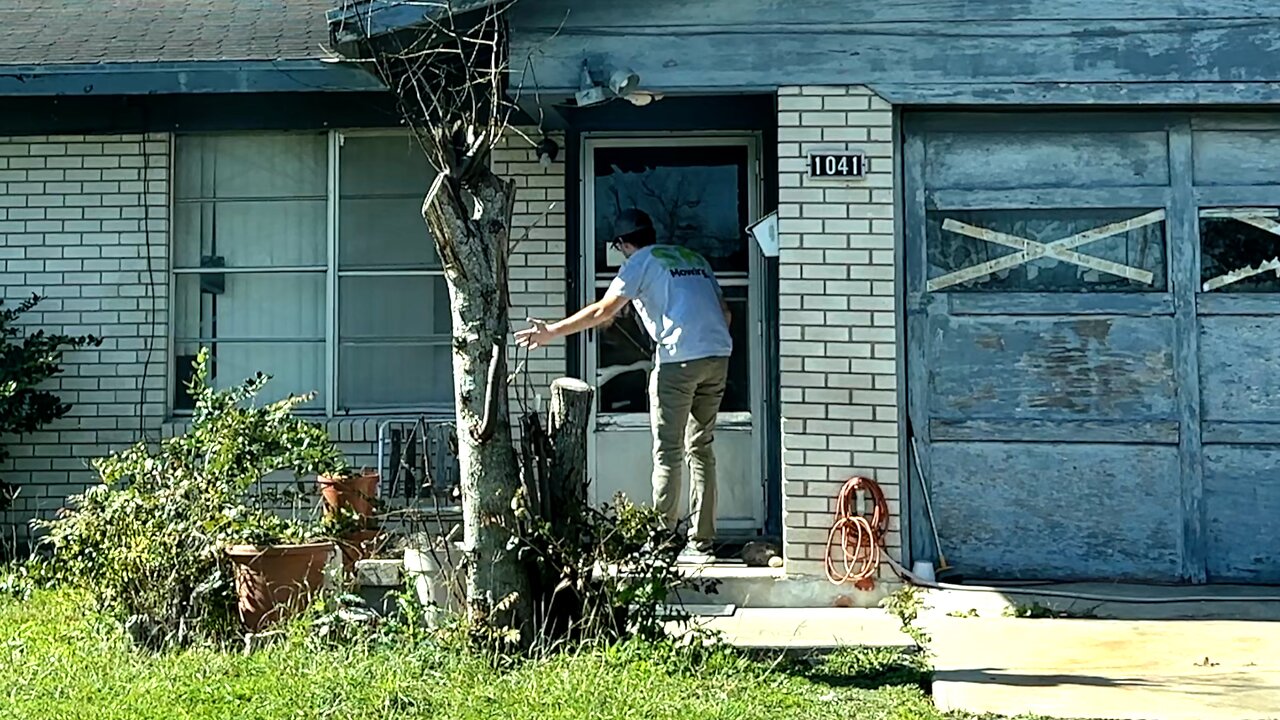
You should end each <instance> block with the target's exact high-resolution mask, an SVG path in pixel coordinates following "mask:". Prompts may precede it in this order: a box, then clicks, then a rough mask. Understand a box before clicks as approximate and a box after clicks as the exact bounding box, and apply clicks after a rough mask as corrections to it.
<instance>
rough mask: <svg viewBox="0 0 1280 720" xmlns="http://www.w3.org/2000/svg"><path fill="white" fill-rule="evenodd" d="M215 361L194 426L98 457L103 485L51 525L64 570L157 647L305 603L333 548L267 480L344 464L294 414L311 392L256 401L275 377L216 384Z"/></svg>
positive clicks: (330, 470) (196, 379)
mask: <svg viewBox="0 0 1280 720" xmlns="http://www.w3.org/2000/svg"><path fill="white" fill-rule="evenodd" d="M208 368H209V357H208V352H207V351H203V350H202V351H201V353H200V355H199V357H198V359H197V360H196V363H195V373H194V376H193V378H192V380H191V382H190V386H189V387H190V391H191V394H192V397H193V398H195V410H194V412H193V414H192V417H191V420H190V424H189V427H188V429H187V431H186V432H185V433H183V434H181V435H178V436H177V437H173V438H170V439H167V440H164V441H163V442H162V443H160V444H159V445H153V446H149V445H148V444H147V443H145V442H143V443H138V444H137V445H134V446H133V447H130V448H127V449H125V450H123V451H120V452H118V453H115V454H114V455H111V456H109V457H106V458H103V459H100V460H98V461H96V463H95V467H96V468H97V470H98V472H99V474H100V475H101V478H102V482H101V483H100V484H98V485H96V486H94V487H91V488H89V489H88V490H87V491H86V492H84V493H83V494H81V495H78V496H75V497H73V498H71V499H70V500H69V503H68V508H67V509H66V510H64V511H63V512H62V513H61V514H60V516H59V517H58V518H57V519H56V520H53V521H50V522H47V523H43V524H42V525H43V526H44V528H45V529H46V530H47V531H48V535H47V537H46V541H47V542H48V543H49V544H50V545H51V546H52V548H53V551H54V555H55V559H56V560H57V561H58V565H59V566H60V567H61V568H62V569H63V571H64V572H65V573H66V575H67V576H68V579H70V580H73V581H77V582H79V583H80V584H82V585H84V586H85V587H87V588H88V589H89V590H90V591H91V592H92V593H93V594H94V595H95V596H96V598H97V599H98V601H99V603H100V604H101V605H103V606H104V607H105V608H107V609H109V610H111V611H113V612H115V613H116V614H117V615H118V616H119V617H120V618H121V619H122V620H125V621H127V623H128V625H129V627H130V629H131V631H132V632H133V634H134V635H135V637H138V638H139V639H140V640H143V641H145V642H147V643H148V644H152V645H156V646H161V645H168V644H179V645H182V644H188V643H189V642H191V641H194V640H198V639H201V638H204V639H225V638H228V637H230V636H231V635H234V634H235V633H236V632H237V631H238V630H239V629H241V628H244V629H249V630H257V629H260V628H261V627H263V626H264V625H265V624H268V623H270V622H272V621H274V620H276V619H278V618H282V617H285V616H286V615H288V614H289V613H290V612H291V611H295V610H297V609H298V608H300V607H302V606H304V605H305V604H306V603H307V602H309V600H310V598H311V597H312V596H313V595H314V593H315V590H316V589H317V588H318V587H319V585H320V582H321V581H320V577H321V569H322V568H323V565H324V562H325V561H327V559H328V557H329V555H330V554H331V553H332V552H333V546H332V544H330V543H327V542H317V541H321V540H323V539H324V538H325V537H326V529H325V526H324V524H323V523H322V522H321V521H319V520H318V519H317V518H314V517H307V516H306V515H307V514H306V513H303V512H300V511H299V507H298V505H297V503H295V506H294V510H293V512H282V511H281V510H280V509H279V508H278V507H273V506H272V504H271V502H270V500H271V498H273V497H277V495H275V494H273V493H271V492H270V491H269V488H267V487H266V485H267V484H266V483H264V478H267V476H268V475H270V474H272V473H276V472H277V471H288V472H292V473H293V474H294V476H295V478H297V479H299V481H300V479H301V478H303V477H314V476H319V475H324V474H340V473H342V472H343V471H344V470H345V467H346V465H345V462H344V459H343V456H342V453H341V452H340V451H339V450H338V448H337V447H336V446H335V445H334V443H333V442H332V440H331V439H330V437H329V434H328V431H327V430H326V429H325V428H324V427H322V426H320V425H317V424H314V423H311V422H307V421H306V420H304V419H302V418H299V417H297V416H296V415H295V410H296V409H297V407H298V406H299V405H301V404H302V403H304V402H306V401H307V400H309V399H310V397H309V396H301V397H299V396H291V397H289V398H287V399H284V400H280V401H277V402H273V403H269V404H265V405H257V404H255V403H254V399H255V398H256V396H257V395H258V393H259V392H260V391H261V390H262V387H263V385H264V384H265V383H266V382H267V381H268V379H269V378H268V377H267V376H265V375H262V374H258V375H257V376H256V377H254V378H251V379H249V380H246V381H245V382H243V383H241V384H240V385H238V386H235V387H231V388H229V389H226V390H215V389H214V388H213V387H211V386H210V384H209V370H208ZM299 496H301V493H300V494H299ZM312 515H314V513H312ZM250 548H251V549H250ZM322 558H323V559H322Z"/></svg>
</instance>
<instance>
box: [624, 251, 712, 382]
mask: <svg viewBox="0 0 1280 720" xmlns="http://www.w3.org/2000/svg"><path fill="white" fill-rule="evenodd" d="M609 294H610V295H620V296H622V297H624V298H627V299H628V300H630V301H631V304H632V305H633V306H634V307H635V309H636V312H637V313H638V314H639V315H640V320H641V322H643V323H644V327H645V329H646V330H648V331H649V336H650V337H652V338H653V340H654V342H656V343H657V344H658V348H657V351H658V352H657V354H658V362H660V363H679V362H688V361H690V360H701V359H702V358H710V357H729V356H730V355H731V354H732V353H733V340H732V339H731V338H730V337H729V326H728V324H727V323H725V319H724V311H723V310H722V309H721V307H720V298H721V293H720V284H719V283H717V282H716V276H715V273H713V272H712V271H711V265H709V264H708V263H707V261H706V260H705V259H704V258H703V257H702V256H701V255H699V254H698V253H696V252H694V251H692V250H690V249H688V248H684V247H680V246H678V245H650V246H649V247H646V248H641V249H640V250H639V251H637V252H636V253H635V254H634V255H632V256H631V257H630V258H628V259H627V261H626V262H624V263H623V265H622V267H621V268H620V269H619V270H618V276H617V277H616V278H614V279H613V282H612V283H611V284H610V285H609Z"/></svg>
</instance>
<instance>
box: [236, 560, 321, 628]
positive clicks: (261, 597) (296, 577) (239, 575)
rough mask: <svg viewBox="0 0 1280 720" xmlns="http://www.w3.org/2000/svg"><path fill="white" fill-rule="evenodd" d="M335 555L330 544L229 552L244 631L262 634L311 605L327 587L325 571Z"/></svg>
mask: <svg viewBox="0 0 1280 720" xmlns="http://www.w3.org/2000/svg"><path fill="white" fill-rule="evenodd" d="M333 551H334V546H333V543H331V542H317V543H307V544H304V545H267V546H261V547H260V546H256V545H233V546H231V547H229V548H227V551H226V552H227V556H228V557H229V558H230V559H231V566H232V569H233V570H234V572H235V578H236V595H237V596H238V597H239V610H240V623H241V624H242V625H243V626H244V628H245V630H248V631H249V632H259V631H261V630H262V629H263V628H265V627H267V626H268V625H271V624H273V623H275V622H278V621H280V620H284V619H286V618H288V617H290V616H292V615H294V614H296V613H297V612H299V611H300V610H303V609H305V608H306V607H307V606H308V605H310V604H311V600H312V598H313V597H314V596H315V594H316V592H318V591H319V590H320V588H321V587H323V586H324V567H325V564H326V563H328V561H329V557H330V556H331V555H332V554H333Z"/></svg>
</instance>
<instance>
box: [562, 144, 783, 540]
mask: <svg viewBox="0 0 1280 720" xmlns="http://www.w3.org/2000/svg"><path fill="white" fill-rule="evenodd" d="M756 158H757V141H756V139H755V138H754V137H726V136H713V137H678V138H588V139H586V140H584V152H583V162H584V165H585V167H584V172H583V178H584V183H583V196H584V197H583V200H584V208H583V223H584V226H585V227H584V233H583V237H584V238H585V240H584V242H583V246H584V247H583V250H584V252H583V263H584V265H583V268H582V277H583V279H584V282H583V283H582V286H583V287H584V288H585V289H586V290H587V292H588V293H589V296H588V297H584V298H582V299H583V300H584V301H592V300H595V299H598V298H600V297H603V295H604V293H605V290H607V289H608V287H609V283H610V281H611V280H612V279H613V277H614V276H615V275H616V273H617V271H618V267H619V265H620V264H621V262H622V259H623V258H622V256H621V254H620V253H617V252H616V251H614V250H612V249H611V248H610V247H609V245H610V241H611V240H612V239H613V237H614V235H615V233H614V232H613V225H614V222H615V220H616V218H617V217H618V214H619V213H620V212H621V211H622V210H624V209H627V208H639V209H641V210H643V211H644V212H646V213H648V215H649V217H651V218H652V219H653V223H654V228H655V230H656V231H657V235H658V242H659V243H666V244H674V245H682V246H685V247H689V248H692V249H693V250H696V251H697V252H698V253H700V254H701V255H703V256H704V257H705V258H706V259H707V260H708V261H709V262H710V263H711V266H712V268H713V269H714V270H715V273H716V277H717V279H718V280H719V282H720V285H721V287H722V288H723V289H724V293H725V299H726V300H727V301H728V303H729V307H730V309H731V311H732V314H733V322H732V326H731V328H730V330H731V333H732V336H733V343H734V350H733V356H732V358H731V359H730V363H729V381H728V387H727V390H726V392H725V397H724V402H723V404H722V406H721V410H720V417H719V425H718V427H717V430H716V439H715V449H716V460H717V475H718V482H717V490H718V501H717V510H718V512H717V515H718V518H717V526H718V531H719V534H720V535H721V536H722V537H724V538H733V537H745V536H752V535H756V534H758V533H759V532H760V531H761V529H762V528H763V527H764V483H763V471H762V468H763V467H764V462H763V459H764V445H765V443H764V438H763V433H762V429H763V423H761V422H760V421H759V418H760V417H761V414H760V411H759V407H760V405H761V402H762V396H763V392H762V389H763V388H762V378H763V372H762V367H763V362H762V354H761V353H762V351H763V347H762V334H761V327H762V325H761V319H762V318H763V312H762V309H761V308H762V306H761V305H760V303H761V300H762V295H763V293H762V290H761V288H762V287H763V282H762V280H763V271H762V268H763V262H762V259H761V258H760V256H759V250H758V246H757V245H756V244H755V243H754V242H750V238H749V236H748V235H747V233H746V227H747V226H748V225H749V224H750V223H752V222H754V221H755V220H756V219H757V203H758V199H757V198H758V193H759V188H758V177H759V176H758V170H757V164H756ZM653 351H654V343H653V341H652V340H650V339H649V336H648V334H647V333H646V332H645V330H644V328H643V326H642V325H641V324H640V321H639V318H638V317H637V316H636V314H635V312H634V311H633V310H632V308H631V307H630V306H628V307H627V308H626V309H625V310H624V311H623V312H622V313H621V314H620V315H619V316H618V317H617V318H616V319H615V320H614V322H613V323H612V324H611V325H610V326H607V327H603V328H599V329H597V330H594V331H591V332H589V333H588V334H587V336H586V342H585V352H586V358H585V359H586V363H585V366H584V367H585V369H586V377H587V378H588V380H591V379H594V384H595V385H596V387H597V408H596V410H597V412H596V415H595V420H594V422H595V430H594V432H593V433H592V434H591V438H592V443H591V445H592V447H591V450H592V458H591V463H592V465H593V469H594V472H593V473H592V495H593V499H594V500H595V501H596V502H597V503H603V502H608V501H610V500H612V498H613V497H614V496H615V495H616V494H618V493H623V494H625V495H626V496H627V497H628V498H630V499H631V500H632V501H634V502H638V503H645V504H647V503H649V502H651V499H652V490H651V485H650V473H651V471H652V468H653V462H652V445H653V440H652V433H651V431H650V425H649V400H648V392H647V388H648V380H649V373H650V371H651V370H652V368H653V357H654V355H653ZM684 478H685V483H684V487H683V488H682V493H681V495H682V496H683V497H682V500H681V502H682V508H686V510H685V512H687V507H688V481H689V474H688V471H687V469H686V472H685V474H684Z"/></svg>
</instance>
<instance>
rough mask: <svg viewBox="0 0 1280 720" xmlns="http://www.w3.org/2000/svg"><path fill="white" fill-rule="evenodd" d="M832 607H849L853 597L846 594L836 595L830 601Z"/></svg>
mask: <svg viewBox="0 0 1280 720" xmlns="http://www.w3.org/2000/svg"><path fill="white" fill-rule="evenodd" d="M831 605H832V607H838V608H851V607H853V598H851V597H849V596H848V595H837V596H836V599H835V602H833V603H831Z"/></svg>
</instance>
